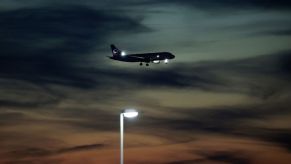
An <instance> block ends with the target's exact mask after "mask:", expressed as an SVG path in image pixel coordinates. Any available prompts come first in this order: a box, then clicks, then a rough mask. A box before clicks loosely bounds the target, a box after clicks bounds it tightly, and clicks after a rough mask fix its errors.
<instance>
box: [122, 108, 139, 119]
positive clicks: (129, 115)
mask: <svg viewBox="0 0 291 164" xmlns="http://www.w3.org/2000/svg"><path fill="white" fill-rule="evenodd" d="M123 115H124V117H126V118H133V117H136V116H138V112H137V111H136V110H134V109H127V110H125V111H124V112H123Z"/></svg>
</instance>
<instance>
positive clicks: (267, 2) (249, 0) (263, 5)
mask: <svg viewBox="0 0 291 164" xmlns="http://www.w3.org/2000/svg"><path fill="white" fill-rule="evenodd" d="M142 3H147V4H150V3H161V4H164V3H165V4H179V5H187V6H190V7H196V8H201V9H219V8H224V9H232V8H235V9H237V8H239V9H244V8H258V9H286V10H287V9H290V7H291V2H289V1H286V0H279V1H271V0H245V1H243V0H239V1H235V0H206V1H199V0H193V1H189V0H159V1H148V2H147V1H146V2H142Z"/></svg>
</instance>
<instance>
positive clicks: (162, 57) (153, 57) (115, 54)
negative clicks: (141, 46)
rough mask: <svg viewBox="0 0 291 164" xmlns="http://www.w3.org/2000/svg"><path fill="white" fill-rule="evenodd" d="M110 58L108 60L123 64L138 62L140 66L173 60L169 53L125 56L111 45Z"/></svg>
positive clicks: (173, 56)
mask: <svg viewBox="0 0 291 164" xmlns="http://www.w3.org/2000/svg"><path fill="white" fill-rule="evenodd" d="M110 47H111V52H112V56H108V57H109V58H110V59H113V60H118V61H123V62H139V63H140V64H139V65H140V66H142V65H143V63H146V66H149V63H151V62H152V63H154V64H159V63H160V62H161V61H163V62H164V63H165V64H167V63H168V62H169V60H170V59H174V58H175V55H173V54H171V53H170V52H154V53H142V54H126V53H125V52H124V51H120V50H119V49H118V48H117V47H116V46H115V45H113V44H111V45H110Z"/></svg>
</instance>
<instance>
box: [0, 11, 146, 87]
mask: <svg viewBox="0 0 291 164" xmlns="http://www.w3.org/2000/svg"><path fill="white" fill-rule="evenodd" d="M0 20H1V22H0V24H1V27H0V32H1V33H2V34H3V35H1V38H0V43H1V44H0V48H1V50H2V52H1V55H0V76H1V77H2V78H11V79H13V78H14V79H21V80H27V81H31V82H34V83H37V84H63V85H71V86H80V87H88V86H90V85H91V83H94V81H93V82H92V79H89V78H87V77H86V76H85V75H84V74H85V72H83V71H84V70H83V67H84V66H85V65H84V64H83V63H87V61H88V60H90V56H89V55H90V54H91V53H93V52H95V50H96V48H98V47H102V46H104V45H107V43H106V39H107V38H108V37H109V36H111V35H112V34H114V33H115V34H116V33H127V32H128V31H130V32H131V33H132V32H143V31H147V30H148V28H147V27H145V26H144V25H142V24H141V23H140V22H139V21H137V20H133V19H131V18H129V17H127V16H124V15H122V13H119V15H115V14H113V13H108V12H105V11H102V10H94V9H91V8H89V7H85V6H56V7H53V6H45V7H39V8H25V9H18V10H10V11H1V12H0ZM97 58H100V57H98V56H97ZM95 64H97V65H101V63H98V60H97V63H95ZM85 67H86V66H85ZM87 67H89V66H88V65H87Z"/></svg>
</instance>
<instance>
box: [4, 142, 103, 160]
mask: <svg viewBox="0 0 291 164" xmlns="http://www.w3.org/2000/svg"><path fill="white" fill-rule="evenodd" d="M104 146H105V145H104V144H91V145H80V146H74V147H69V148H61V149H57V150H48V149H43V148H26V149H24V150H14V151H11V152H8V153H7V154H6V155H7V156H12V157H15V158H17V159H23V158H27V157H45V156H53V155H59V154H64V153H73V152H80V151H89V150H95V149H100V148H103V147H104Z"/></svg>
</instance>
